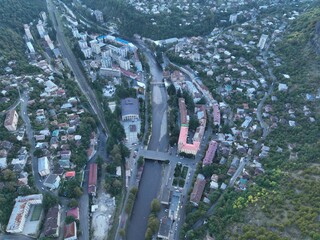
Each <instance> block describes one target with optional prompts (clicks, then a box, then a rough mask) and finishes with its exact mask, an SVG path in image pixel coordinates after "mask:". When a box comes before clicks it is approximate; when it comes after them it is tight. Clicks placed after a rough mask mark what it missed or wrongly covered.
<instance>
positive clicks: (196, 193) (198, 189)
mask: <svg viewBox="0 0 320 240" xmlns="http://www.w3.org/2000/svg"><path fill="white" fill-rule="evenodd" d="M205 186H206V179H205V177H204V176H203V175H202V174H198V176H197V180H196V182H195V183H194V187H193V190H192V193H191V195H190V202H191V203H193V204H194V205H196V206H198V204H199V202H200V200H201V197H202V194H203V191H204V187H205Z"/></svg>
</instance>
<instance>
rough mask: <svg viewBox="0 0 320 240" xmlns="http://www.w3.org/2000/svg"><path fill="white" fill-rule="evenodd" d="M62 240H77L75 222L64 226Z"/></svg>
mask: <svg viewBox="0 0 320 240" xmlns="http://www.w3.org/2000/svg"><path fill="white" fill-rule="evenodd" d="M64 240H77V225H76V222H72V223H70V224H68V225H65V226H64Z"/></svg>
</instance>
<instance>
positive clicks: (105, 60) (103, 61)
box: [101, 57, 112, 68]
mask: <svg viewBox="0 0 320 240" xmlns="http://www.w3.org/2000/svg"><path fill="white" fill-rule="evenodd" d="M111 66H112V59H111V57H106V58H102V59H101V67H102V68H110V67H111Z"/></svg>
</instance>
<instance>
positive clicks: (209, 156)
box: [202, 140, 218, 166]
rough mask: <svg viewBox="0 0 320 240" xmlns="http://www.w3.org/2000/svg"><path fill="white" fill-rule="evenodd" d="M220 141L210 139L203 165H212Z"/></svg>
mask: <svg viewBox="0 0 320 240" xmlns="http://www.w3.org/2000/svg"><path fill="white" fill-rule="evenodd" d="M217 147H218V143H217V142H216V141H213V140H212V141H210V143H209V147H208V149H207V151H206V155H205V157H204V158H203V161H202V165H203V166H205V165H210V164H211V163H212V160H213V159H214V156H215V153H216V151H217Z"/></svg>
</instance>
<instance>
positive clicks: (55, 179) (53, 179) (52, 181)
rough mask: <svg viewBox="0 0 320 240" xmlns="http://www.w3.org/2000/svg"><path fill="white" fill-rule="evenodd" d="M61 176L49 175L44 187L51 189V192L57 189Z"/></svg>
mask: <svg viewBox="0 0 320 240" xmlns="http://www.w3.org/2000/svg"><path fill="white" fill-rule="evenodd" d="M60 180H61V179H60V176H59V175H57V174H49V175H48V177H47V178H46V180H44V182H43V185H44V186H46V187H48V188H50V189H51V190H54V189H57V188H58V187H59V185H60Z"/></svg>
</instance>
